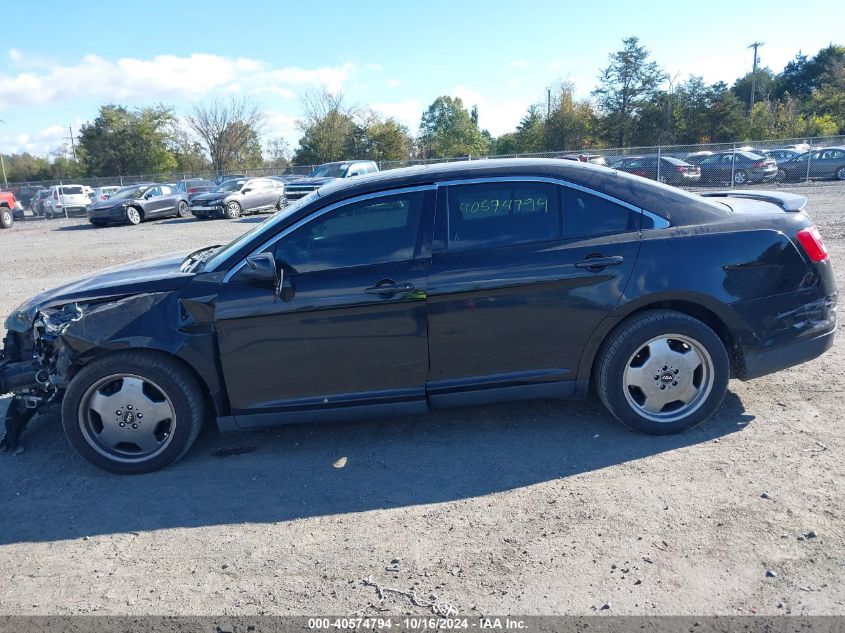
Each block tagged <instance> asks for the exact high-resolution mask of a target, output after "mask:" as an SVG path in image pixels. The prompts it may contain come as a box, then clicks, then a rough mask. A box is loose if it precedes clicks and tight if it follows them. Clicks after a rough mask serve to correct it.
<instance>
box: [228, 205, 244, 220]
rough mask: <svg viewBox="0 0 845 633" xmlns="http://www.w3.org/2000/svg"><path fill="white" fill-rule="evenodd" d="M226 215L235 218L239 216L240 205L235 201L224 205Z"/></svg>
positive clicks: (231, 218)
mask: <svg viewBox="0 0 845 633" xmlns="http://www.w3.org/2000/svg"><path fill="white" fill-rule="evenodd" d="M226 217H227V218H229V219H230V220H235V219H237V218H239V217H241V205H239V204H238V203H237V202H230V203H229V204H227V205H226Z"/></svg>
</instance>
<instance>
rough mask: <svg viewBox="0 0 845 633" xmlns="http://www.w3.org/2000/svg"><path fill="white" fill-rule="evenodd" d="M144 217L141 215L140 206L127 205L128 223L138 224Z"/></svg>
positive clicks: (131, 224)
mask: <svg viewBox="0 0 845 633" xmlns="http://www.w3.org/2000/svg"><path fill="white" fill-rule="evenodd" d="M143 219H144V216H143V215H141V211H140V210H139V209H138V207H126V223H127V224H129V225H130V226H138V225H139V224H140V223H141V220H143Z"/></svg>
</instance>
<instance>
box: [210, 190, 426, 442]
mask: <svg viewBox="0 0 845 633" xmlns="http://www.w3.org/2000/svg"><path fill="white" fill-rule="evenodd" d="M433 197H434V192H433V190H428V191H426V190H419V189H415V190H405V191H400V192H390V193H385V194H380V195H378V196H375V197H366V198H364V199H359V200H357V201H352V202H348V203H344V204H342V205H338V206H335V207H329V208H328V209H327V210H326V211H325V212H324V213H322V214H320V215H319V216H316V217H314V218H313V219H310V220H309V221H307V222H305V223H304V224H302V225H300V226H296V227H295V228H294V229H293V230H290V231H287V232H286V233H285V234H283V235H282V236H281V237H280V238H279V239H278V240H277V241H276V242H275V243H273V244H272V245H270V246H269V247H268V248H267V249H266V251H267V252H271V253H273V255H274V257H275V259H276V261H277V265H278V266H279V267H280V268H281V269H283V270H284V283H283V289H282V293H281V297H279V298H278V299H275V298H274V293H273V288H272V287H270V286H269V285H267V284H255V283H249V282H238V281H237V275H236V276H234V277H233V278H232V280H230V282H229V283H227V284H225V287H224V288H223V289H222V291H221V294H220V297H219V299H218V301H217V306H216V315H215V318H216V327H217V335H218V342H219V347H220V359H221V363H222V368H223V375H224V378H225V381H226V388H227V392H228V396H229V401H230V404H231V408H232V414H233V415H234V416H235V417H236V420H237V424H238V425H239V426H241V427H244V428H247V427H252V426H263V425H266V424H273V423H283V422H287V421H302V420H309V419H331V418H337V417H340V418H344V417H350V416H355V415H357V414H360V415H373V414H379V413H397V412H416V411H420V412H421V411H423V410H425V406H426V405H425V379H426V375H427V373H428V347H427V335H428V331H427V322H426V303H425V298H426V287H427V277H428V268H429V265H430V252H429V246H428V243H429V242H430V239H429V238H428V237H424V236H430V234H431V222H432V210H431V207H432V205H433ZM318 213H319V212H318ZM426 226H428V227H429V228H428V230H426V228H425V227H426Z"/></svg>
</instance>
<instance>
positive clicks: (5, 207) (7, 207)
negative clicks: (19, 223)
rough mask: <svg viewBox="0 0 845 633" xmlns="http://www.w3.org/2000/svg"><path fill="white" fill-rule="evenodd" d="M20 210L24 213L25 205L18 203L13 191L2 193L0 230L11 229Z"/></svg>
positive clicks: (0, 192)
mask: <svg viewBox="0 0 845 633" xmlns="http://www.w3.org/2000/svg"><path fill="white" fill-rule="evenodd" d="M18 209H20V211H21V212H23V205H22V204H21V203H20V202H18V201H17V199H16V198H15V194H14V193H12V192H11V191H0V229H8V228H11V226H12V224H13V223H14V221H15V212H16V211H17V210H18Z"/></svg>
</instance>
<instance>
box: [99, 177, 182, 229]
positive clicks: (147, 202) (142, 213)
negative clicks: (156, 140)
mask: <svg viewBox="0 0 845 633" xmlns="http://www.w3.org/2000/svg"><path fill="white" fill-rule="evenodd" d="M87 213H88V221H89V222H90V223H91V224H93V225H94V226H105V225H106V224H131V225H136V224H140V223H141V222H143V221H145V220H155V219H159V218H170V217H181V218H186V217H188V216H190V215H191V212H190V210H189V208H188V195H187V194H186V193H185V192H183V191H179V190H178V189H176V188H175V187H173V186H171V185H163V184H159V183H155V182H144V183H139V184H134V185H129V186H127V187H123V188H121V189H118V190H117V191H116V192H115V193H114V194H112V196H111V197H110V198H109V199H108V200H100V201H98V202H95V203H94V204H92V205H91V206H89V207H88V210H87Z"/></svg>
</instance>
